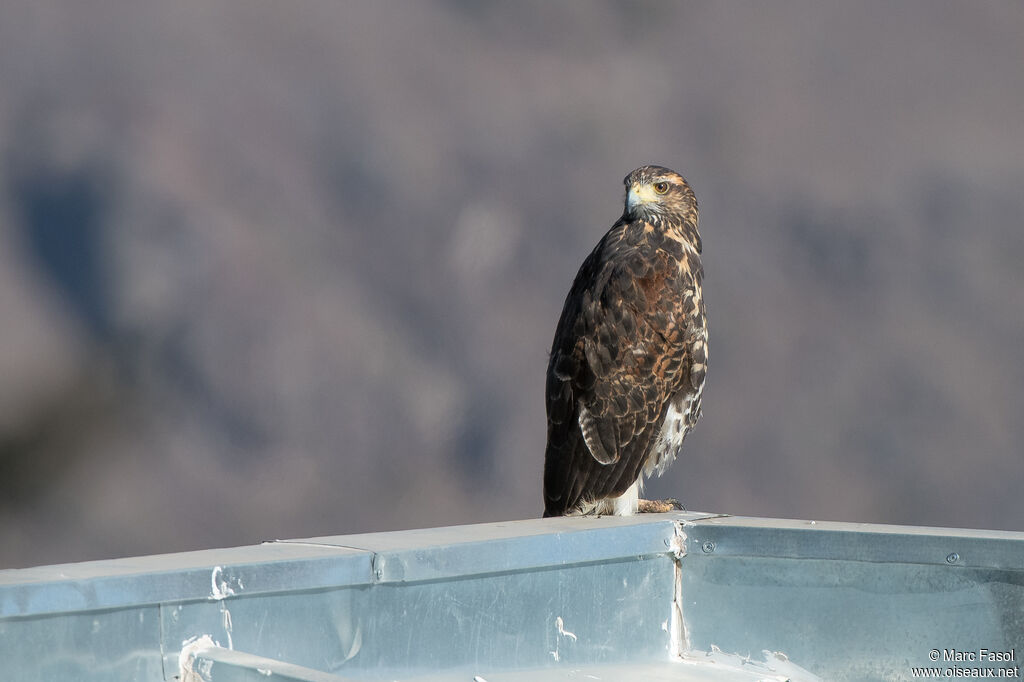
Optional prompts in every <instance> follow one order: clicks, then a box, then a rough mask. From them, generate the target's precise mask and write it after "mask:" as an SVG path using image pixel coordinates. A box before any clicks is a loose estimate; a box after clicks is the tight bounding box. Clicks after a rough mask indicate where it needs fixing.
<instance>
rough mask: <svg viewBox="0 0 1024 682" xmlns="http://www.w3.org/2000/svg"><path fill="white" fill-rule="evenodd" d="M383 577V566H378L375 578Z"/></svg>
mask: <svg viewBox="0 0 1024 682" xmlns="http://www.w3.org/2000/svg"><path fill="white" fill-rule="evenodd" d="M383 577H384V569H383V568H378V569H377V580H380V579H381V578H383Z"/></svg>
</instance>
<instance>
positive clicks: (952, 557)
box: [946, 552, 960, 564]
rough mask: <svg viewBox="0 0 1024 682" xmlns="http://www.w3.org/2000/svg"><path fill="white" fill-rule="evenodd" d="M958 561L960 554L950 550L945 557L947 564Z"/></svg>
mask: <svg viewBox="0 0 1024 682" xmlns="http://www.w3.org/2000/svg"><path fill="white" fill-rule="evenodd" d="M958 561H960V555H959V554H957V553H956V552H950V553H949V556H947V557H946V563H947V564H955V563H956V562H958Z"/></svg>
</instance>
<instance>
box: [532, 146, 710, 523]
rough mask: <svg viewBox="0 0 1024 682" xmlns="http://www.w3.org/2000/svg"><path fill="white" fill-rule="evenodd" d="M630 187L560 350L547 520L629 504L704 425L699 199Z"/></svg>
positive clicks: (661, 175) (550, 408)
mask: <svg viewBox="0 0 1024 682" xmlns="http://www.w3.org/2000/svg"><path fill="white" fill-rule="evenodd" d="M625 184H626V190H627V197H626V208H625V211H624V213H623V216H622V217H621V218H620V219H619V220H618V221H617V222H616V223H615V225H613V226H612V228H611V230H609V231H608V232H607V233H606V234H605V235H604V237H603V238H602V239H601V241H600V242H599V243H598V244H597V246H596V247H595V248H594V250H593V251H592V252H591V253H590V255H589V256H588V257H587V258H586V260H585V261H584V262H583V265H582V266H581V268H580V270H579V273H578V274H577V276H576V279H575V281H574V282H573V285H572V288H571V289H570V291H569V294H568V296H567V297H566V300H565V305H564V307H563V310H562V315H561V317H560V319H559V322H558V327H557V330H556V333H555V338H554V343H553V344H552V348H551V355H550V359H549V362H548V372H547V383H546V398H547V401H546V407H547V415H548V429H547V431H548V433H547V437H548V441H547V448H546V452H545V470H544V502H545V516H556V515H561V514H567V513H574V512H579V511H585V510H586V509H587V508H589V507H592V506H593V505H594V504H596V503H598V502H600V501H601V500H605V499H610V498H615V497H618V496H620V495H623V493H625V492H626V491H627V490H628V489H629V488H630V487H631V486H632V485H633V484H634V483H635V482H636V481H637V480H638V478H640V476H641V475H642V473H643V471H644V469H645V467H646V468H648V469H649V468H651V467H652V466H653V465H654V464H656V463H657V462H656V460H658V459H659V458H660V457H662V456H663V455H666V454H669V455H671V456H672V457H674V456H675V450H678V443H681V439H682V436H683V435H685V432H686V431H687V430H688V429H689V427H690V426H692V423H693V422H695V421H696V418H697V417H698V416H699V397H700V391H701V389H702V387H703V372H704V364H705V363H706V338H707V336H706V328H705V323H704V309H703V302H702V298H701V280H702V277H703V270H702V266H701V261H700V251H701V243H700V237H699V235H698V233H697V204H696V199H695V198H694V195H693V192H692V190H690V187H689V185H687V184H686V181H685V180H683V178H682V177H681V176H679V175H678V174H677V173H675V172H673V171H670V170H668V169H666V168H662V167H658V166H645V167H644V168H640V169H637V170H636V171H633V172H632V173H630V175H629V176H627V177H626V180H625ZM698 356H699V357H698ZM695 360H696V361H697V362H695ZM695 364H699V365H700V367H699V368H698V367H695ZM695 369H699V372H695V371H694V370H695ZM683 402H685V403H686V405H687V406H689V407H690V408H691V409H690V411H691V412H692V414H691V415H690V417H689V418H688V419H689V422H688V423H685V424H683V426H682V427H681V429H682V430H681V435H679V437H678V443H677V444H676V445H675V447H674V449H673V444H672V443H670V442H669V440H668V438H667V437H666V435H665V434H664V433H663V428H662V427H663V426H664V425H665V420H666V414H667V413H668V412H669V411H670V409H671V408H672V406H673V404H676V403H679V404H682V403H683ZM694 406H695V407H696V409H692V408H693V407H694ZM680 409H683V408H680ZM680 414H682V412H680ZM684 421H685V420H684ZM668 450H673V451H672V452H671V453H667V451H668Z"/></svg>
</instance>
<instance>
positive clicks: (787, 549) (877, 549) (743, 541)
mask: <svg viewBox="0 0 1024 682" xmlns="http://www.w3.org/2000/svg"><path fill="white" fill-rule="evenodd" d="M683 526H684V527H685V528H686V529H687V539H686V552H687V554H688V555H689V556H691V557H756V558H772V559H818V560H831V561H865V562H873V563H899V564H922V565H949V566H957V567H964V568H986V569H997V570H1007V571H1020V570H1024V533H1022V532H1016V531H996V530H972V529H959V528H930V527H922V526H890V525H882V524H867V523H846V522H838V521H801V520H792V519H763V518H757V517H742V516H717V517H713V518H703V519H697V520H692V521H683Z"/></svg>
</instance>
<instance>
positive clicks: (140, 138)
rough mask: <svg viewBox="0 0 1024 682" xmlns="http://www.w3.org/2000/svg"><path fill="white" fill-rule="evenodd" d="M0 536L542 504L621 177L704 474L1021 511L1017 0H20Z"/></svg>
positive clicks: (800, 507) (231, 530)
mask: <svg viewBox="0 0 1024 682" xmlns="http://www.w3.org/2000/svg"><path fill="white" fill-rule="evenodd" d="M0 64H2V65H3V68H2V69H0V320H2V331H0V566H7V567H12V566H24V565H30V564H38V563H52V562H64V561H77V560H84V559H92V558H100V557H111V556H119V555H130V554H141V553H155V552H166V551H175V550H184V549H192V548H200V547H210V546H230V545H240V544H248V543H254V542H258V541H260V540H263V539H270V538H283V537H306V536H314V535H324V534H334V533H352V532H361V531H371V530H382V529H399V528H409V527H420V526H431V525H443V524H453V523H468V522H476V521H492V520H501V519H513V518H523V517H532V516H537V515H539V514H540V512H541V496H540V477H541V467H542V452H543V444H544V411H543V383H544V382H543V377H544V368H545V363H546V354H547V350H548V347H549V345H550V342H551V337H552V334H553V332H554V326H555V322H556V320H557V318H558V314H559V311H560V309H561V305H562V302H563V299H564V296H565V293H566V291H567V290H568V287H569V284H570V282H571V281H572V278H573V276H574V275H575V272H576V269H577V268H578V266H579V264H580V263H581V262H582V260H583V258H584V256H585V255H586V254H587V253H588V252H589V250H590V249H591V247H592V246H593V244H594V243H596V241H597V240H598V239H599V238H600V236H601V235H602V234H603V232H604V231H605V230H606V229H607V228H608V227H609V226H610V225H611V223H612V222H613V221H614V220H615V219H616V217H617V216H618V215H619V213H620V211H621V202H622V185H621V180H622V177H623V176H624V175H625V174H626V173H627V172H628V171H629V170H631V169H632V168H634V167H636V166H639V165H642V164H644V163H660V164H664V165H668V166H671V167H673V168H676V169H677V170H679V171H681V172H682V173H683V174H684V175H686V176H687V178H688V179H689V180H690V182H691V184H692V185H693V187H694V188H695V190H696V192H697V196H698V198H699V200H700V203H701V208H702V222H701V228H702V234H703V237H704V245H705V267H706V271H707V279H706V285H705V286H706V300H707V306H708V314H709V318H710V324H711V367H710V371H709V375H708V388H707V391H706V393H705V400H704V414H705V416H704V419H703V420H702V422H701V423H700V424H699V425H698V428H697V429H696V431H695V432H694V433H693V435H692V436H691V437H690V438H689V439H688V441H687V448H686V453H685V455H684V458H683V460H682V461H681V462H680V463H677V464H676V466H675V467H674V468H672V469H671V470H670V472H669V473H668V474H666V476H665V477H664V478H663V479H660V480H658V481H656V482H655V483H653V484H652V485H651V486H650V487H649V489H648V492H649V493H650V494H652V495H655V496H674V497H678V498H680V499H681V500H683V501H684V502H685V504H686V505H687V507H688V508H690V509H700V510H709V511H717V512H731V513H735V514H750V515H762V516H783V517H804V518H817V519H843V520H850V521H871V522H891V523H903V524H928V525H937V526H966V527H988V528H1005V529H1016V530H1021V529H1024V495H1022V488H1024V458H1022V453H1024V446H1022V443H1024V191H1022V190H1024V5H1022V4H1020V3H1018V2H991V3H968V2H962V3H944V2H938V3H936V2H924V1H919V2H903V3H898V4H897V3H889V2H859V3H830V4H827V5H823V4H821V3H815V2H810V1H808V2H781V3H770V4H768V3H756V2H751V3H675V4H668V3H656V2H639V3H622V2H582V1H581V2H566V3H558V4H553V3H547V2H541V1H539V0H536V1H533V2H522V3H497V2H464V1H455V0H450V1H447V2H445V1H441V0H438V1H435V2H390V1H388V2H375V3H369V2H367V3H355V2H342V1H336V2H323V1H320V0H307V1H306V2H303V3H281V2H276V3H275V2H265V1H255V0H250V1H248V2H220V3H218V2H212V3H211V2H199V1H193V0H181V1H178V2H165V3H138V2H129V1H127V0H104V1H103V2H52V1H49V0H5V2H4V3H3V4H2V5H0Z"/></svg>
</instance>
